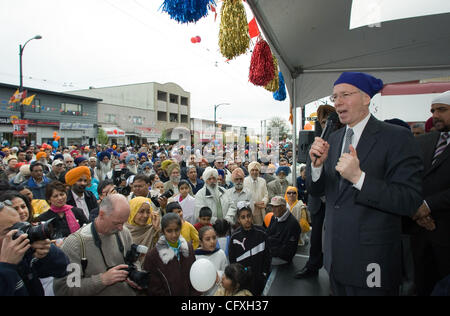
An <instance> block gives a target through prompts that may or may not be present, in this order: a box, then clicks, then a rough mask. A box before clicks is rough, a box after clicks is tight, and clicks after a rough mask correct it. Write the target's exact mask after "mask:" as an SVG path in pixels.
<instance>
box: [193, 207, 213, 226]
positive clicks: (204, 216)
mask: <svg viewBox="0 0 450 316" xmlns="http://www.w3.org/2000/svg"><path fill="white" fill-rule="evenodd" d="M211 217H212V211H211V209H210V208H209V207H207V206H204V207H202V208H201V209H200V212H198V223H197V224H195V225H194V227H195V229H197V231H199V230H200V228H202V227H203V226H212V224H211Z"/></svg>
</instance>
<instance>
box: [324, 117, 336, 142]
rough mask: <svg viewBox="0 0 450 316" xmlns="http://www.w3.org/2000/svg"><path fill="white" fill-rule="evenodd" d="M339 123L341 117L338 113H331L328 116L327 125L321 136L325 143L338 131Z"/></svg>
mask: <svg viewBox="0 0 450 316" xmlns="http://www.w3.org/2000/svg"><path fill="white" fill-rule="evenodd" d="M337 123H339V116H338V114H337V112H331V113H330V115H329V116H328V119H327V123H326V125H325V128H324V129H323V131H322V134H321V135H320V138H322V139H323V140H324V141H327V140H328V137H330V134H331V133H333V132H334V131H335V130H336V125H337Z"/></svg>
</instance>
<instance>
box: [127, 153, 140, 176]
mask: <svg viewBox="0 0 450 316" xmlns="http://www.w3.org/2000/svg"><path fill="white" fill-rule="evenodd" d="M125 163H126V164H127V169H128V171H129V172H127V174H126V175H125V177H126V178H129V177H130V176H131V175H137V173H138V165H137V158H136V156H135V155H127V158H125Z"/></svg>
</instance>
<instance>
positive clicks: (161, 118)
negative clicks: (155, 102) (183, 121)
mask: <svg viewBox="0 0 450 316" xmlns="http://www.w3.org/2000/svg"><path fill="white" fill-rule="evenodd" d="M158 121H162V122H167V112H161V111H158Z"/></svg>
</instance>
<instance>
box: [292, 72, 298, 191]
mask: <svg viewBox="0 0 450 316" xmlns="http://www.w3.org/2000/svg"><path fill="white" fill-rule="evenodd" d="M296 81H297V79H296V78H293V79H292V99H293V100H292V116H293V120H292V123H293V124H292V125H293V126H292V166H293V168H292V186H294V187H297V93H296V91H295V82H296Z"/></svg>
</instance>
